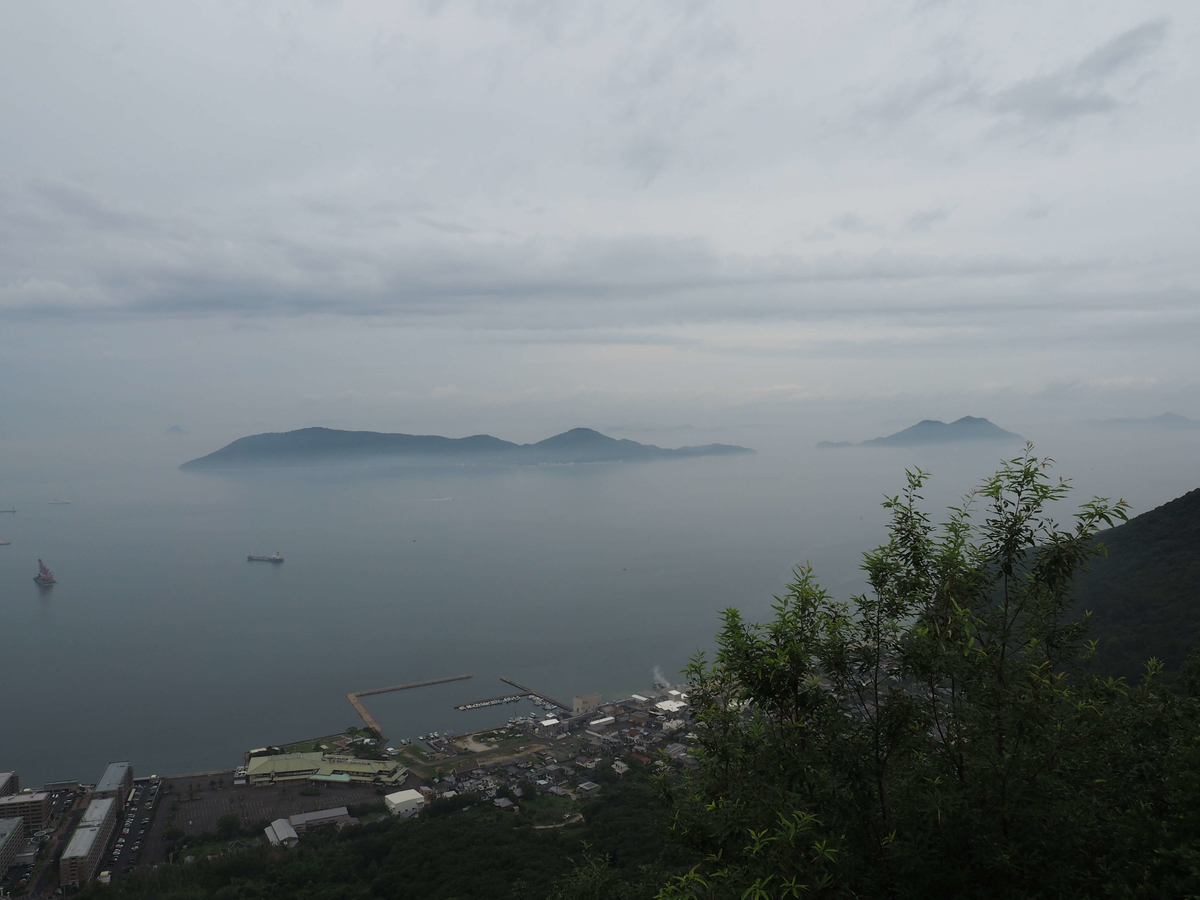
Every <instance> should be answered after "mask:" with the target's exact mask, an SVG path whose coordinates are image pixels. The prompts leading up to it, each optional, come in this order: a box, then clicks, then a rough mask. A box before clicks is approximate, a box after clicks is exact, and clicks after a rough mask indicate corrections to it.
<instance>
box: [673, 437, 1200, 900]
mask: <svg viewBox="0 0 1200 900" xmlns="http://www.w3.org/2000/svg"><path fill="white" fill-rule="evenodd" d="M1049 465H1050V462H1049V460H1038V459H1037V458H1035V457H1034V456H1033V455H1032V451H1031V449H1030V448H1027V450H1026V453H1025V455H1024V456H1022V457H1020V458H1018V459H1014V460H1011V461H1009V462H1007V463H1005V464H1004V465H1003V467H1002V468H1001V469H1000V470H999V471H998V472H997V473H996V474H995V475H994V476H993V477H991V478H989V479H988V480H987V481H986V482H985V483H984V484H983V485H982V486H981V487H980V488H979V489H977V490H976V491H975V492H973V494H971V495H970V496H968V497H967V498H965V499H964V501H963V503H962V504H961V505H960V506H958V507H956V508H953V509H951V510H950V515H949V518H948V520H947V521H946V522H945V523H944V524H943V525H941V526H939V527H935V526H934V525H933V524H932V523H931V520H930V518H929V517H928V515H927V514H926V513H925V512H923V511H922V509H921V506H920V501H921V499H922V497H921V490H922V487H923V485H924V484H925V483H926V479H927V476H926V475H925V473H923V472H921V471H919V470H918V471H914V472H910V473H909V474H908V483H907V487H906V490H905V491H904V493H902V494H900V495H898V496H895V497H892V498H890V499H888V500H887V502H886V503H885V504H884V505H885V507H886V508H887V509H888V510H889V511H890V514H891V524H890V539H889V540H888V542H887V544H885V545H884V546H882V547H880V548H878V549H877V550H875V551H873V552H871V553H868V554H867V555H866V557H865V562H864V568H865V570H866V573H867V575H868V580H869V584H870V588H871V589H870V591H869V592H868V593H866V594H864V595H862V596H859V597H856V598H853V601H852V602H851V603H839V602H836V601H834V600H833V599H832V598H831V597H830V596H829V594H827V593H826V592H825V591H824V590H822V589H821V588H820V586H819V585H818V584H817V583H816V580H815V577H814V574H813V571H812V569H811V568H807V567H805V568H800V569H798V570H796V572H795V580H794V582H793V583H792V584H791V585H790V586H789V588H788V591H787V593H786V594H785V595H784V596H783V597H781V598H776V604H775V606H774V611H775V617H774V619H772V620H771V621H769V622H767V623H766V624H763V625H758V624H751V623H747V622H746V621H744V620H743V618H742V616H741V615H740V614H739V613H738V612H737V611H736V610H732V609H731V610H728V611H726V612H725V614H724V628H723V630H722V631H721V633H720V635H719V636H718V640H717V645H718V647H717V652H716V655H715V658H714V659H713V661H712V663H711V664H710V663H708V662H707V661H706V659H705V658H704V656H703V655H699V656H697V657H696V658H695V659H694V660H693V662H692V664H691V666H690V667H689V670H688V677H689V681H690V682H691V684H692V690H691V702H692V704H693V709H694V710H695V711H696V713H697V715H698V719H699V722H700V726H701V727H700V729H699V733H700V738H701V744H702V754H701V764H700V766H699V768H698V770H697V772H696V773H695V775H694V776H693V777H692V778H691V779H690V780H689V781H688V782H687V783H686V784H685V785H683V786H682V787H680V788H677V789H675V791H674V793H675V799H676V803H677V810H676V814H675V820H674V830H675V832H676V834H677V835H678V836H679V837H680V838H681V839H682V840H684V841H685V842H686V843H687V844H688V845H689V846H691V847H692V848H693V849H694V852H695V853H696V854H697V858H698V859H700V860H702V861H701V862H699V863H698V864H697V865H696V866H695V867H694V868H693V869H692V870H691V871H690V872H689V873H688V874H687V875H684V876H682V877H680V878H677V879H676V880H675V881H674V882H673V883H672V885H671V886H670V888H669V889H667V890H666V891H664V892H663V895H662V896H663V897H664V898H670V900H680V898H718V897H738V898H776V897H801V896H829V897H840V896H847V897H850V896H854V897H972V896H981V897H982V896H987V897H996V896H1013V897H1067V896H1100V895H1104V894H1106V893H1107V894H1111V895H1114V896H1143V895H1144V896H1160V895H1161V896H1178V893H1173V891H1175V892H1177V891H1180V890H1189V891H1193V892H1194V891H1196V890H1198V889H1200V882H1197V881H1196V878H1195V872H1196V868H1195V866H1196V863H1197V861H1200V856H1197V855H1196V852H1195V850H1194V849H1191V848H1194V847H1196V846H1200V845H1196V843H1195V838H1196V835H1197V833H1198V832H1197V831H1196V828H1195V826H1196V824H1197V821H1196V820H1197V818H1198V816H1197V814H1196V813H1194V812H1193V810H1194V808H1195V802H1194V801H1195V799H1196V796H1197V790H1196V788H1197V785H1196V783H1195V782H1196V780H1197V778H1200V775H1188V776H1184V775H1183V774H1182V773H1185V772H1192V773H1195V772H1196V771H1197V770H1196V769H1195V767H1194V762H1195V758H1196V755H1197V754H1196V751H1193V750H1192V749H1191V745H1192V743H1193V742H1194V740H1195V738H1196V736H1197V727H1196V720H1197V716H1196V707H1195V701H1194V700H1193V699H1191V698H1184V697H1179V696H1177V695H1176V694H1175V693H1173V692H1172V691H1171V690H1169V689H1168V688H1167V687H1165V686H1164V685H1163V684H1162V683H1161V680H1160V679H1159V677H1158V674H1159V672H1158V670H1159V666H1158V665H1157V663H1156V662H1155V661H1153V660H1152V661H1151V662H1150V663H1149V665H1148V666H1147V669H1146V674H1145V677H1144V678H1142V679H1141V680H1140V682H1139V683H1137V684H1134V685H1130V684H1128V683H1126V682H1125V681H1124V680H1120V679H1115V680H1114V679H1111V678H1103V677H1100V676H1098V675H1095V674H1093V673H1091V672H1089V671H1088V670H1087V668H1086V666H1085V663H1086V662H1087V660H1088V657H1089V654H1090V652H1091V648H1090V647H1089V645H1088V643H1087V642H1086V640H1085V635H1086V629H1087V627H1088V622H1087V621H1086V619H1085V620H1083V621H1080V620H1079V619H1078V617H1077V616H1075V615H1074V614H1073V607H1074V601H1073V596H1072V586H1073V580H1074V576H1075V574H1076V573H1077V572H1078V571H1080V570H1081V568H1083V567H1084V566H1085V565H1086V564H1087V562H1088V559H1089V558H1090V557H1091V556H1092V555H1093V554H1095V553H1097V552H1101V549H1102V548H1098V547H1097V545H1096V543H1095V541H1094V536H1095V534H1096V533H1097V531H1098V530H1099V529H1100V528H1102V527H1104V526H1111V525H1112V524H1113V523H1114V522H1117V521H1121V520H1124V518H1125V504H1124V503H1123V502H1116V503H1113V502H1109V501H1108V500H1105V499H1100V498H1097V499H1093V500H1091V501H1089V502H1086V503H1083V504H1081V505H1080V506H1079V507H1078V510H1077V512H1076V513H1075V515H1074V517H1073V521H1071V522H1070V523H1069V524H1068V525H1067V526H1065V527H1060V526H1059V525H1058V524H1057V523H1056V522H1055V521H1054V519H1053V518H1051V515H1050V512H1051V507H1052V506H1053V505H1054V504H1056V503H1059V502H1060V501H1063V500H1064V499H1065V498H1066V496H1067V492H1068V488H1069V485H1068V484H1067V483H1065V482H1063V481H1061V480H1057V481H1055V480H1052V479H1051V478H1050V475H1049V472H1048V469H1049ZM1197 671H1198V672H1200V669H1198V670H1197ZM1197 680H1198V681H1200V679H1197ZM1152 861H1153V865H1151V862H1152ZM1152 869H1153V870H1154V872H1155V875H1154V877H1153V878H1151V877H1149V873H1150V872H1151V870H1152ZM1168 884H1169V885H1171V888H1170V889H1166V888H1165V887H1164V886H1165V885H1168Z"/></svg>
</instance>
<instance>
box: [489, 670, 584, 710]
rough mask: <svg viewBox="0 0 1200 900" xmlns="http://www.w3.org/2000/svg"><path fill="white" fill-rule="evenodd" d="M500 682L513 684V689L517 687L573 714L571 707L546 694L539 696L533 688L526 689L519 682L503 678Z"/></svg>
mask: <svg viewBox="0 0 1200 900" xmlns="http://www.w3.org/2000/svg"><path fill="white" fill-rule="evenodd" d="M500 680H501V681H503V682H504V683H505V684H511V685H512V686H513V687H515V688H516V689H517V690H519V691H524V692H525V693H526V694H531V695H532V696H534V697H540V698H541V699H542V700H545V701H546V702H547V703H552V704H553V705H555V706H557V707H558V708H559V709H565V710H566V711H567V712H571V707H570V706H567V704H565V703H560V702H559V701H557V700H555V699H554V698H553V697H547V696H546V695H545V694H539V693H538V692H537V691H535V690H534V689H533V688H530V687H525V685H523V684H521V683H520V682H518V681H513V680H512V679H511V678H501V679H500Z"/></svg>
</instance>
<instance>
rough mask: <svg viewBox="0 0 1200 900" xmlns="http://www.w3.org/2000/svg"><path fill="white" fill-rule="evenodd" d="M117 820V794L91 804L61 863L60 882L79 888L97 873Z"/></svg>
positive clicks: (59, 867)
mask: <svg viewBox="0 0 1200 900" xmlns="http://www.w3.org/2000/svg"><path fill="white" fill-rule="evenodd" d="M116 822H117V800H116V798H115V797H102V798H100V799H97V800H93V801H92V802H91V803H89V804H88V808H87V809H86V810H84V813H83V818H82V819H80V820H79V824H78V825H76V826H75V831H74V833H73V834H72V835H71V840H70V841H69V842H68V843H67V849H66V850H64V851H63V855H62V858H61V859H60V860H59V862H58V879H59V883H60V884H63V885H72V886H75V887H78V886H79V885H81V884H86V883H87V882H89V881H91V880H92V879H93V878H94V877H95V876H96V870H97V869H98V868H99V867H100V860H101V859H102V858H103V856H104V850H105V848H106V847H107V846H108V839H109V838H110V837H112V833H113V828H115V827H116Z"/></svg>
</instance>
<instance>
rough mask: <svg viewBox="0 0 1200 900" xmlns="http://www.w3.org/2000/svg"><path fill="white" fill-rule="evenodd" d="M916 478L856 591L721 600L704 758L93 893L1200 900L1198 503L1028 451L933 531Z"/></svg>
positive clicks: (691, 694) (693, 717)
mask: <svg viewBox="0 0 1200 900" xmlns="http://www.w3.org/2000/svg"><path fill="white" fill-rule="evenodd" d="M928 477H929V476H928V475H926V474H924V473H921V472H913V473H910V474H909V475H908V479H907V484H906V485H905V487H904V490H903V491H902V492H900V493H899V494H897V495H896V496H894V497H891V498H889V499H887V500H886V501H885V503H884V507H885V509H886V510H887V512H888V515H889V517H890V525H889V530H890V534H889V539H888V541H887V542H886V543H885V544H883V545H882V546H880V547H877V548H876V549H874V550H871V551H868V552H867V553H865V554H864V559H863V567H864V570H865V572H866V573H867V576H868V580H869V584H870V590H869V591H868V592H867V593H865V594H864V595H862V596H860V597H856V598H851V599H848V600H838V599H835V598H834V597H832V596H831V595H830V594H829V593H828V592H827V591H825V590H824V589H823V588H822V587H821V586H820V584H819V581H818V577H817V573H816V572H815V571H814V570H813V569H811V568H809V567H807V566H805V567H800V568H798V569H796V570H795V572H794V577H793V579H792V581H791V583H790V584H789V585H787V587H786V589H785V591H784V592H782V594H781V595H780V596H779V597H778V598H776V602H775V604H774V610H773V615H772V617H771V618H770V619H769V620H768V621H766V622H764V623H754V622H750V621H747V620H746V619H744V618H743V617H742V615H741V614H740V613H739V612H738V611H737V610H736V609H729V610H727V611H726V612H725V613H724V621H723V625H722V627H721V630H720V632H719V633H718V635H717V637H716V650H715V652H714V653H713V654H712V655H711V656H705V655H704V654H697V656H696V657H695V658H694V659H693V661H692V663H691V665H690V666H689V667H688V669H687V671H686V681H687V684H688V690H687V704H688V713H687V716H688V724H687V726H686V727H687V728H688V729H690V732H689V734H688V739H689V740H690V741H691V747H692V749H691V751H690V753H689V754H687V755H686V756H684V757H679V756H676V757H669V756H668V755H666V754H661V755H660V756H659V757H658V759H656V760H647V761H646V763H647V764H644V765H643V766H642V767H640V768H632V767H627V769H628V771H627V773H626V774H624V775H621V774H620V773H619V772H617V771H615V766H614V767H613V769H606V770H604V771H599V772H597V773H596V775H595V778H596V779H597V782H598V784H599V787H600V791H599V793H598V795H597V796H596V799H595V800H594V801H591V802H589V803H587V804H586V805H585V806H584V807H583V810H582V812H583V815H582V820H581V821H577V822H572V823H566V824H564V825H563V826H562V827H555V828H547V827H540V828H539V827H537V826H535V825H534V824H533V821H534V820H533V819H531V818H529V817H528V816H526V814H525V813H523V812H521V813H517V814H513V813H510V812H500V811H499V810H497V809H496V808H495V807H494V806H493V805H491V804H489V803H488V802H480V799H479V798H475V797H469V796H467V797H455V798H454V799H453V800H452V801H451V800H445V801H444V800H438V801H436V802H434V803H433V804H431V805H430V806H429V807H428V808H427V810H426V811H425V812H422V813H421V814H420V815H419V816H417V817H416V818H414V819H410V820H384V821H379V822H376V823H372V824H364V825H359V826H349V827H346V828H345V829H343V830H342V831H341V832H340V833H337V834H335V833H333V832H332V831H330V832H328V833H325V834H318V835H314V836H312V838H311V839H309V838H307V837H306V839H305V840H304V841H302V842H301V843H300V844H299V846H297V847H295V848H293V849H283V848H271V847H267V846H264V845H262V844H261V843H260V844H259V845H258V846H251V847H246V846H240V845H236V842H235V843H231V844H230V849H229V851H228V852H222V853H220V854H217V855H215V856H213V857H212V858H211V859H203V860H197V861H195V862H193V863H189V864H185V865H178V864H176V865H171V866H165V867H160V868H158V869H153V870H142V871H138V872H135V873H133V874H132V875H131V876H129V877H128V878H126V879H124V880H122V881H121V882H119V883H115V884H113V885H111V886H108V887H105V886H99V885H97V886H93V887H91V888H89V889H88V890H87V891H86V892H85V896H87V897H127V898H138V900H141V898H151V897H153V898H162V900H185V898H188V900H191V898H231V900H232V898H259V900H268V898H291V897H305V898H309V900H326V898H367V897H422V898H445V900H450V898H465V897H485V896H486V897H513V898H547V900H585V898H587V900H651V898H657V900H717V898H721V900H725V898H728V900H735V898H737V900H745V898H755V900H768V898H770V900H774V898H791V897H823V898H847V900H849V898H927V897H947V898H949V897H980V898H982V897H989V898H991V897H1003V898H1031V897H1050V898H1065V897H1127V898H1135V897H1144V898H1168V897H1171V898H1174V897H1184V896H1196V895H1197V894H1198V893H1200V865H1198V864H1197V859H1198V857H1197V853H1198V851H1200V816H1198V815H1197V813H1196V810H1197V809H1200V751H1198V750H1197V749H1196V748H1197V747H1200V655H1197V652H1196V651H1195V649H1194V646H1195V631H1196V627H1197V621H1196V613H1195V607H1196V604H1195V588H1194V585H1195V583H1196V579H1195V575H1196V570H1195V565H1196V562H1195V561H1196V558H1197V554H1196V548H1197V535H1200V491H1193V492H1192V493H1190V494H1187V495H1185V496H1184V497H1181V498H1179V499H1178V500H1176V501H1173V502H1172V503H1169V504H1166V505H1165V506H1163V507H1160V508H1159V509H1157V510H1154V511H1152V512H1150V513H1147V514H1144V515H1142V516H1139V517H1138V518H1136V519H1132V520H1129V519H1128V506H1127V505H1126V504H1125V503H1124V502H1123V501H1113V500H1110V499H1105V498H1092V499H1091V500H1088V501H1086V502H1082V503H1074V502H1073V500H1072V501H1068V498H1069V491H1070V486H1069V483H1067V482H1064V481H1060V480H1059V479H1057V478H1056V477H1052V476H1051V474H1050V462H1049V460H1041V459H1038V458H1036V457H1034V456H1033V455H1032V452H1031V451H1029V450H1027V452H1026V453H1025V455H1024V456H1022V457H1019V458H1016V459H1013V460H1011V461H1009V462H1007V463H1005V464H1004V465H1003V466H1002V468H1001V469H1000V470H999V471H998V472H997V473H996V474H994V475H993V476H991V477H990V478H988V479H986V480H985V481H984V482H983V483H982V484H981V486H980V487H979V488H978V490H977V491H975V492H974V493H973V494H972V495H971V496H970V497H968V498H966V500H965V501H964V502H963V503H962V504H960V505H959V506H957V507H956V508H952V509H950V510H949V511H948V512H947V513H946V515H945V517H944V520H943V521H942V522H941V524H936V519H935V518H934V517H933V516H932V515H931V514H930V513H928V512H927V511H926V510H924V509H923V508H922V501H921V495H922V492H923V488H924V485H925V483H926V482H927V480H928ZM1068 502H1070V503H1071V505H1070V506H1069V507H1068V508H1073V509H1075V512H1074V514H1068V515H1067V516H1066V517H1065V518H1066V519H1068V520H1069V521H1066V522H1064V523H1063V524H1059V516H1057V515H1056V513H1057V512H1058V507H1060V506H1066V505H1067V504H1068ZM1106 552H1107V554H1108V555H1107V556H1105V555H1104V554H1105V553H1106ZM1089 566H1095V568H1093V569H1092V572H1091V574H1086V571H1087V569H1088V567H1089ZM1105 567H1108V568H1105ZM1156 572H1157V573H1158V575H1155V573H1156ZM1139 584H1145V585H1150V586H1151V587H1152V588H1153V589H1152V590H1148V591H1142V592H1139V590H1138V586H1139ZM1107 586H1111V588H1112V590H1111V591H1109V592H1106V591H1107ZM1085 607H1087V608H1092V609H1095V610H1096V611H1097V612H1096V615H1095V616H1094V617H1092V618H1089V617H1085V616H1081V612H1082V610H1083V609H1084V608H1085ZM1163 610H1174V612H1171V613H1168V614H1165V615H1163V616H1161V617H1159V618H1160V619H1161V621H1159V620H1156V618H1155V617H1156V616H1157V615H1158V613H1159V612H1162V611H1163ZM1105 615H1110V616H1111V618H1112V619H1113V620H1114V623H1115V624H1112V625H1108V626H1106V625H1102V624H1100V623H1102V622H1103V619H1104V616H1105ZM1139 621H1147V622H1149V623H1150V626H1148V627H1144V628H1141V629H1140V630H1138V629H1135V630H1134V631H1133V632H1132V634H1127V635H1126V639H1125V640H1124V643H1122V644H1120V646H1119V648H1118V649H1119V650H1120V655H1118V656H1116V657H1113V656H1112V655H1111V652H1110V649H1108V648H1106V644H1111V642H1112V641H1113V640H1114V637H1113V636H1114V635H1117V634H1121V633H1123V629H1124V628H1125V626H1124V625H1123V624H1120V623H1121V622H1133V623H1137V622H1139ZM1106 628H1107V629H1109V630H1108V631H1105V630H1104V629H1106ZM1171 632H1173V634H1171ZM1096 634H1099V635H1101V642H1100V643H1101V653H1100V654H1099V655H1097V654H1096V653H1095V652H1094V651H1093V648H1092V644H1091V643H1090V641H1091V639H1092V637H1093V636H1094V635H1096ZM1167 637H1172V638H1174V639H1177V640H1173V641H1167V640H1166V638H1167ZM1156 641H1163V643H1164V645H1166V646H1169V648H1170V650H1169V653H1170V657H1169V658H1170V660H1171V663H1172V667H1173V668H1172V670H1171V671H1167V670H1166V669H1165V668H1164V666H1163V665H1162V663H1161V662H1159V661H1157V660H1156V659H1154V657H1161V656H1162V655H1163V652H1162V651H1160V650H1158V649H1157V647H1156V646H1155V645H1154V644H1155V642H1156ZM1185 645H1186V646H1187V647H1190V648H1192V649H1190V650H1188V652H1187V653H1186V655H1185ZM1114 658H1115V659H1116V660H1117V661H1118V662H1119V664H1120V665H1121V666H1122V667H1124V666H1126V660H1129V661H1131V660H1133V659H1139V660H1141V664H1140V667H1139V668H1140V671H1138V672H1137V673H1129V674H1128V676H1126V675H1125V674H1124V673H1116V674H1114V672H1113V671H1112V670H1111V669H1110V668H1108V662H1109V661H1110V660H1112V659H1114Z"/></svg>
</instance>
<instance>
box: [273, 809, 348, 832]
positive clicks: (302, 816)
mask: <svg viewBox="0 0 1200 900" xmlns="http://www.w3.org/2000/svg"><path fill="white" fill-rule="evenodd" d="M288 821H289V822H291V823H292V828H294V829H295V830H296V834H304V833H305V832H307V831H310V830H311V829H313V828H320V827H321V826H322V825H335V826H337V829H338V830H339V831H340V830H341V829H342V828H343V827H344V826H346V825H357V824H358V819H356V818H354V816H352V815H350V811H349V810H348V809H346V807H344V806H335V807H334V808H333V809H318V810H315V811H314V812H306V813H297V814H296V815H294V816H292V817H291V818H290V819H288Z"/></svg>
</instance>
